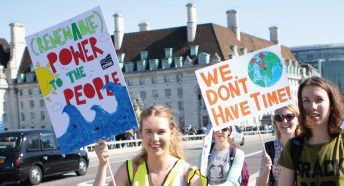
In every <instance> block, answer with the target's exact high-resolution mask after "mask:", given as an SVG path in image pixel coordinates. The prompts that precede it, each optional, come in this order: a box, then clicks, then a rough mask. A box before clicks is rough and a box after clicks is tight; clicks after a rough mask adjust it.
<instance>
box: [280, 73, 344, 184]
mask: <svg viewBox="0 0 344 186" xmlns="http://www.w3.org/2000/svg"><path fill="white" fill-rule="evenodd" d="M297 96H298V106H299V110H300V117H299V124H300V127H301V137H299V138H294V139H292V140H289V142H288V143H287V145H286V148H284V149H283V152H282V155H281V157H280V160H279V164H280V165H281V167H282V169H281V175H280V178H279V181H278V185H282V186H284V185H288V186H291V185H294V184H295V181H296V185H344V173H343V169H344V167H343V164H342V162H343V160H344V147H343V138H342V135H341V129H340V125H341V123H342V121H343V119H344V112H343V111H344V103H343V95H342V94H341V92H340V91H339V89H338V87H336V86H335V85H334V84H333V83H331V82H329V81H327V80H325V79H323V78H320V77H310V78H307V79H306V80H305V81H303V82H302V83H301V84H300V87H299V90H298V94H297Z"/></svg>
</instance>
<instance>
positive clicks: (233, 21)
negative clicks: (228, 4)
mask: <svg viewBox="0 0 344 186" xmlns="http://www.w3.org/2000/svg"><path fill="white" fill-rule="evenodd" d="M226 14H227V27H228V28H229V29H231V30H232V31H233V32H234V34H235V38H236V39H237V40H239V41H240V28H239V18H238V12H237V11H236V10H228V11H227V12H226Z"/></svg>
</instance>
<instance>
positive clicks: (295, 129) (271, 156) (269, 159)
mask: <svg viewBox="0 0 344 186" xmlns="http://www.w3.org/2000/svg"><path fill="white" fill-rule="evenodd" d="M299 114H300V112H299V109H298V108H297V105H288V106H285V107H282V108H279V109H276V110H275V116H274V119H273V125H274V127H275V131H276V137H277V139H276V140H274V141H269V142H266V143H265V149H266V153H265V152H263V156H262V163H261V166H260V174H259V177H258V178H257V182H256V185H257V186H266V185H268V186H276V185H277V183H278V178H279V175H280V171H281V167H280V166H279V164H278V160H279V158H280V156H281V152H282V150H283V147H284V146H285V145H286V144H287V142H288V140H289V139H291V138H292V137H294V136H297V135H298V134H299V133H300V129H299V122H298V120H297V117H298V116H299Z"/></svg>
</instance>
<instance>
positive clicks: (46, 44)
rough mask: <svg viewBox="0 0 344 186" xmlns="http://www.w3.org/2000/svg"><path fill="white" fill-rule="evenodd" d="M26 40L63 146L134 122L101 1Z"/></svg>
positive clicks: (71, 146) (109, 133)
mask: <svg viewBox="0 0 344 186" xmlns="http://www.w3.org/2000/svg"><path fill="white" fill-rule="evenodd" d="M26 42H27V43H28V50H29V53H30V56H31V59H32V65H33V67H34V69H35V72H36V76H37V80H38V83H39V86H40V89H41V93H42V96H43V97H44V100H45V104H46V106H47V110H48V113H49V116H50V119H51V122H52V125H53V128H54V131H55V134H56V137H57V140H58V143H59V144H60V147H61V151H62V152H69V151H72V150H75V149H77V148H80V147H83V146H85V145H88V144H90V143H94V142H96V141H97V140H98V139H100V138H103V137H105V138H108V137H112V136H114V135H116V134H118V133H120V132H124V131H126V130H128V129H131V128H135V127H136V126H137V122H136V117H135V114H134V111H133V108H132V105H131V102H130V98H129V95H128V91H127V89H126V84H125V81H124V77H123V74H122V71H121V68H120V67H119V65H118V60H117V56H116V53H115V49H114V47H113V44H112V40H111V37H110V35H109V33H108V30H107V27H106V25H105V20H104V18H103V15H102V11H101V9H100V7H96V8H94V9H91V10H89V11H87V12H85V13H82V14H80V15H78V16H76V17H74V18H72V19H70V20H67V21H65V22H62V23H60V24H58V25H55V26H53V27H50V28H48V29H46V30H43V31H41V32H38V33H36V34H33V35H30V36H28V37H26Z"/></svg>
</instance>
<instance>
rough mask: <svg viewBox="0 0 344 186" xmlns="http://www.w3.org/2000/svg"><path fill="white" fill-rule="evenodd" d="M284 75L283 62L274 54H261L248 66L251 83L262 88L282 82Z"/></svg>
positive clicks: (255, 56)
mask: <svg viewBox="0 0 344 186" xmlns="http://www.w3.org/2000/svg"><path fill="white" fill-rule="evenodd" d="M282 73H283V66H282V62H281V60H280V58H279V57H278V56H277V55H276V54H275V53H273V52H269V51H263V52H259V53H257V54H256V55H254V56H253V57H252V59H251V60H250V62H249V64H248V75H249V77H250V79H251V81H252V82H253V83H254V84H256V85H258V86H260V87H270V86H273V85H274V84H276V83H277V82H278V81H279V80H280V78H281V76H282Z"/></svg>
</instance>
